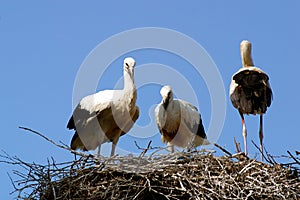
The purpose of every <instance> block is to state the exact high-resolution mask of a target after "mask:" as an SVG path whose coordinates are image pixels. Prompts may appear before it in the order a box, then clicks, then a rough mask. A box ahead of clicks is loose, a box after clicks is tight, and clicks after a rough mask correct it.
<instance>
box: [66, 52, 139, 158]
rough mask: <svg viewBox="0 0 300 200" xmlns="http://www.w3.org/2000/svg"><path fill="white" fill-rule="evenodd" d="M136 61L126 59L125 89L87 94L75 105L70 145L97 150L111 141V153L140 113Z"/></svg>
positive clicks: (70, 127) (70, 122) (68, 126)
mask: <svg viewBox="0 0 300 200" xmlns="http://www.w3.org/2000/svg"><path fill="white" fill-rule="evenodd" d="M134 67H135V60H134V59H133V58H126V59H125V60H124V89H122V90H104V91H100V92H98V93H96V94H92V95H89V96H86V97H84V98H83V99H82V100H81V101H80V102H79V104H78V105H77V107H76V108H75V110H74V112H73V115H72V117H71V119H70V120H69V123H68V125H67V128H69V129H74V130H75V134H74V135H73V138H72V141H71V148H72V149H74V150H76V149H81V150H94V149H96V148H97V147H98V156H100V148H101V144H103V143H105V142H112V149H111V156H113V155H114V153H115V147H116V144H117V142H118V140H119V137H120V136H122V135H124V134H125V133H127V132H128V131H129V130H130V129H131V128H132V126H133V124H134V122H135V121H136V120H137V118H138V116H139V108H138V107H137V106H136V98H137V93H136V87H135V84H134Z"/></svg>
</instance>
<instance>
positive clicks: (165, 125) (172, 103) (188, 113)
mask: <svg viewBox="0 0 300 200" xmlns="http://www.w3.org/2000/svg"><path fill="white" fill-rule="evenodd" d="M160 94H161V96H162V101H161V103H160V104H158V105H157V106H156V108H155V118H156V123H157V126H158V129H159V131H160V133H161V135H162V136H161V139H162V142H164V143H167V144H168V147H169V149H170V151H171V153H173V152H174V145H176V146H179V147H183V148H188V149H190V148H192V147H196V146H199V145H208V144H210V143H209V141H208V140H207V139H206V134H205V131H204V127H203V124H202V119H201V115H200V113H199V112H198V109H197V108H196V107H195V106H193V105H192V104H190V103H188V102H186V101H184V100H181V99H173V92H172V89H171V87H170V86H169V85H166V86H164V87H162V88H161V90H160Z"/></svg>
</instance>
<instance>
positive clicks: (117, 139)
mask: <svg viewBox="0 0 300 200" xmlns="http://www.w3.org/2000/svg"><path fill="white" fill-rule="evenodd" d="M120 135H121V133H119V134H118V135H117V136H116V137H115V138H114V139H113V141H112V145H111V152H110V157H113V156H114V155H115V151H116V146H117V143H118V141H119V138H120Z"/></svg>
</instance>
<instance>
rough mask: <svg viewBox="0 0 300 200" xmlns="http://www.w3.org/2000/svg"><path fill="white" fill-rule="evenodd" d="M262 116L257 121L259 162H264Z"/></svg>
mask: <svg viewBox="0 0 300 200" xmlns="http://www.w3.org/2000/svg"><path fill="white" fill-rule="evenodd" d="M263 138H264V135H263V115H262V114H261V115H260V119H259V142H260V146H259V148H260V152H261V161H264V156H263V143H262V141H263Z"/></svg>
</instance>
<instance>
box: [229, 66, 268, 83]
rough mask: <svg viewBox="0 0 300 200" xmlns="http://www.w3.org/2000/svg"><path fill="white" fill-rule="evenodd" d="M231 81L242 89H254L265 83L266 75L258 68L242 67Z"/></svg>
mask: <svg viewBox="0 0 300 200" xmlns="http://www.w3.org/2000/svg"><path fill="white" fill-rule="evenodd" d="M232 79H233V80H234V81H235V82H236V83H237V84H239V85H242V86H243V87H249V88H251V87H255V86H257V85H260V84H263V83H267V82H268V80H269V77H268V75H267V74H266V73H265V72H264V71H263V70H261V69H259V68H258V67H243V68H241V69H240V70H239V71H238V72H237V73H235V74H234V75H233V76H232Z"/></svg>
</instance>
